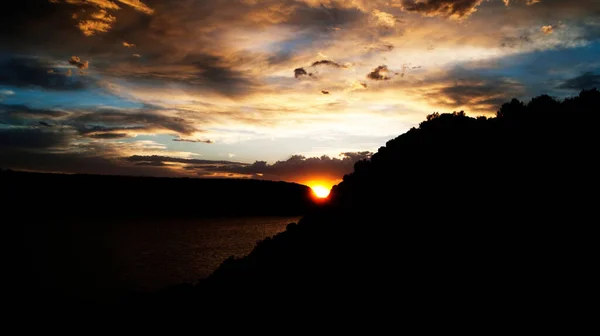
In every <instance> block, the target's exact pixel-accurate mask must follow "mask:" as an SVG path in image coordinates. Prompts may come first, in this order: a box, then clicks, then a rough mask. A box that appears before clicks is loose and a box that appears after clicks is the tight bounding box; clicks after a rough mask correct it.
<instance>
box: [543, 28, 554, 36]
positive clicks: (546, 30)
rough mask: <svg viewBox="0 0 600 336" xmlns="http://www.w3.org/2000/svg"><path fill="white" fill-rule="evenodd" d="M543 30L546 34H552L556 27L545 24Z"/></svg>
mask: <svg viewBox="0 0 600 336" xmlns="http://www.w3.org/2000/svg"><path fill="white" fill-rule="evenodd" d="M541 30H542V33H544V34H546V35H549V34H552V32H554V27H552V26H543V27H542V29H541Z"/></svg>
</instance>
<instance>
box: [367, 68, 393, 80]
mask: <svg viewBox="0 0 600 336" xmlns="http://www.w3.org/2000/svg"><path fill="white" fill-rule="evenodd" d="M388 73H389V69H388V67H387V65H380V66H378V67H377V68H375V69H373V71H372V72H370V73H369V74H368V75H367V78H368V79H372V80H388V79H390V77H388V76H387V74H388Z"/></svg>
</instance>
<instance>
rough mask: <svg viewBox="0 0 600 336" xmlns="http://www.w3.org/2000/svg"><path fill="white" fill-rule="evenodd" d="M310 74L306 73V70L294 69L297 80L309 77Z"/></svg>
mask: <svg viewBox="0 0 600 336" xmlns="http://www.w3.org/2000/svg"><path fill="white" fill-rule="evenodd" d="M307 75H308V72H306V70H304V68H298V69H294V77H296V78H300V77H303V76H307Z"/></svg>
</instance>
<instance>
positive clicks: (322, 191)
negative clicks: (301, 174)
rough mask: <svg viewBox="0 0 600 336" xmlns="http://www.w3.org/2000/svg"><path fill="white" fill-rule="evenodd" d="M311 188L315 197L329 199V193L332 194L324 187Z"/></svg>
mask: <svg viewBox="0 0 600 336" xmlns="http://www.w3.org/2000/svg"><path fill="white" fill-rule="evenodd" d="M310 188H311V189H312V190H313V192H314V193H315V196H317V197H318V198H327V197H328V196H329V193H330V192H331V190H330V189H327V188H325V187H323V186H312V187H310Z"/></svg>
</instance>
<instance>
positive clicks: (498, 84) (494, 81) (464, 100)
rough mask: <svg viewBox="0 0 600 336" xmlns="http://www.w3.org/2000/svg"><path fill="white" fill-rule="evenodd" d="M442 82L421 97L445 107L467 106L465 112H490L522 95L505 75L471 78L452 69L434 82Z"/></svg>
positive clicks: (521, 89) (515, 83) (519, 84)
mask: <svg viewBox="0 0 600 336" xmlns="http://www.w3.org/2000/svg"><path fill="white" fill-rule="evenodd" d="M461 77H462V78H461ZM444 82H445V83H447V84H448V85H447V86H445V87H441V88H438V89H435V90H432V91H430V92H429V93H427V94H426V95H425V97H424V98H425V99H427V100H429V101H430V102H432V103H433V104H434V105H441V106H445V107H447V108H449V109H456V108H460V107H467V108H468V111H469V112H487V111H494V110H495V109H497V108H498V107H499V106H500V105H501V104H502V103H504V102H506V101H508V100H510V99H512V98H518V97H522V96H524V94H525V88H524V86H523V85H522V84H521V83H519V82H516V81H514V80H511V79H508V78H497V77H491V78H481V77H474V75H473V77H471V76H470V75H468V74H462V75H461V72H460V71H455V72H453V73H451V74H449V75H448V78H446V79H443V80H440V82H438V85H439V83H444Z"/></svg>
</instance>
